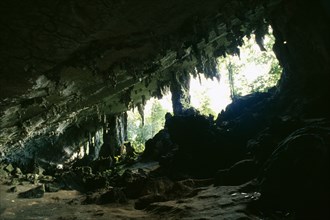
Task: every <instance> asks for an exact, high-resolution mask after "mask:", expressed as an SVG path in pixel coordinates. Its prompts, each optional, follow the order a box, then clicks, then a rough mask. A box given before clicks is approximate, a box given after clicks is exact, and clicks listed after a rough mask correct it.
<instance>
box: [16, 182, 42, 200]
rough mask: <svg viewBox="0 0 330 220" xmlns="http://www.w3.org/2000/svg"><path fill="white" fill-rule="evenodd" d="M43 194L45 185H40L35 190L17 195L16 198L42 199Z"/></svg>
mask: <svg viewBox="0 0 330 220" xmlns="http://www.w3.org/2000/svg"><path fill="white" fill-rule="evenodd" d="M44 193H45V185H44V184H42V185H40V186H37V187H36V188H33V189H30V190H28V191H25V192H21V193H19V194H18V198H26V199H33V198H42V197H43V196H44Z"/></svg>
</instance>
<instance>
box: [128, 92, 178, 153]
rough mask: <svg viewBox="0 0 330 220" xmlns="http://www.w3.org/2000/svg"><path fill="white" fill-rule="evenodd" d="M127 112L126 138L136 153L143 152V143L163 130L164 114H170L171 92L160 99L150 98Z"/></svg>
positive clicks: (171, 109) (171, 110)
mask: <svg viewBox="0 0 330 220" xmlns="http://www.w3.org/2000/svg"><path fill="white" fill-rule="evenodd" d="M142 108H144V109H143V112H141V111H139V109H138V108H133V109H131V110H129V111H127V116H128V118H127V137H128V140H129V141H130V142H131V143H132V145H133V147H134V149H135V150H136V151H137V152H143V151H144V144H145V142H146V141H147V140H148V139H150V138H152V137H154V136H155V134H157V133H158V132H159V131H160V130H161V129H163V128H164V124H165V114H166V113H167V112H170V113H172V112H173V108H172V101H171V92H168V93H167V94H164V95H163V97H162V98H161V99H157V98H151V99H149V100H148V101H146V103H145V105H144V106H142Z"/></svg>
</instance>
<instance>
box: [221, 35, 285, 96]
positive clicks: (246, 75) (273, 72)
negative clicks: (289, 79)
mask: <svg viewBox="0 0 330 220" xmlns="http://www.w3.org/2000/svg"><path fill="white" fill-rule="evenodd" d="M269 31H270V32H271V29H270V30H269ZM252 39H254V37H251V38H250V39H247V38H246V37H245V39H244V45H243V46H242V47H241V48H240V54H241V55H240V57H237V56H227V57H220V58H219V59H218V65H219V70H220V74H221V75H222V77H226V78H227V79H228V82H229V86H230V90H231V98H232V100H234V99H235V97H237V96H242V95H247V94H250V93H253V92H264V91H267V90H268V89H269V88H271V87H273V86H275V85H276V84H277V82H278V80H279V78H280V76H281V73H282V68H281V66H280V65H279V63H278V60H277V59H276V57H275V54H274V53H273V51H272V47H273V44H274V42H275V38H274V36H273V35H272V34H269V35H265V37H264V45H263V47H264V48H262V49H265V51H264V50H263V51H262V50H260V49H259V48H258V46H257V44H256V42H255V41H254V40H252ZM259 43H260V42H259ZM264 69H268V73H266V74H260V72H261V71H262V70H264ZM253 75H254V76H253ZM251 76H252V77H251Z"/></svg>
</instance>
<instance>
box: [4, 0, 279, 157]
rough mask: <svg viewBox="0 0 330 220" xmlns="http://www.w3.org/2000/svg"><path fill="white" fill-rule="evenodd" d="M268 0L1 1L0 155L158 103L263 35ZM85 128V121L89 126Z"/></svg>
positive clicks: (265, 26)
mask: <svg viewBox="0 0 330 220" xmlns="http://www.w3.org/2000/svg"><path fill="white" fill-rule="evenodd" d="M272 4H273V3H272V1H267V4H266V3H265V2H263V5H262V4H261V3H260V2H259V1H252V0H251V1H232V0H230V1H229V0H220V1H197V0H194V1H192V0H189V1H188V0H181V1H174V0H166V1H150V0H141V1H129V0H126V1H125V0H119V1H113V0H95V1H88V0H81V1H74V0H70V1H64V0H57V1H55V0H54V1H50V0H49V1H20V0H11V1H1V2H0V26H1V30H2V31H1V35H0V45H1V51H0V99H1V106H0V111H1V125H0V129H1V134H0V146H1V147H0V150H1V151H2V152H6V151H7V150H8V149H9V148H17V149H20V148H24V147H25V146H26V143H27V142H28V141H29V140H31V139H33V138H34V139H36V137H39V136H45V135H46V136H47V135H48V136H60V135H62V134H63V133H64V132H65V131H66V130H67V129H68V128H70V127H72V126H76V127H82V126H84V125H86V124H88V123H89V124H93V122H94V121H98V120H100V118H101V116H102V115H105V114H112V113H118V112H123V111H126V110H127V109H128V108H130V107H134V106H136V105H138V104H139V103H143V102H144V101H145V100H146V99H148V98H149V97H151V96H161V95H162V91H163V90H164V89H166V86H167V85H168V84H169V82H170V80H171V78H170V77H171V75H172V74H171V73H175V74H182V73H187V72H190V73H193V74H196V73H200V72H203V73H204V74H205V75H206V76H207V77H217V73H216V70H215V67H216V61H215V58H216V57H218V56H221V55H224V54H226V53H227V54H233V53H236V54H237V53H239V51H238V49H237V47H238V46H239V45H241V44H242V38H243V36H245V35H247V34H248V35H249V34H251V33H253V32H254V33H256V35H257V37H259V38H260V37H261V35H262V34H264V32H265V30H266V29H267V26H268V24H267V22H266V20H265V17H264V7H272ZM87 122H88V123H87Z"/></svg>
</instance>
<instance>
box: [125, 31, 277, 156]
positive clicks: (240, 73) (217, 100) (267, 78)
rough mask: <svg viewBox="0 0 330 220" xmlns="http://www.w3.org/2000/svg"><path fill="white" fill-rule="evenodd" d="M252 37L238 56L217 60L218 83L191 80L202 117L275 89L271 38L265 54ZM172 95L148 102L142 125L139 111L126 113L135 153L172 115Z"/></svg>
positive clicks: (194, 103)
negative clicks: (170, 114)
mask: <svg viewBox="0 0 330 220" xmlns="http://www.w3.org/2000/svg"><path fill="white" fill-rule="evenodd" d="M254 39H255V37H254V36H253V35H251V37H250V38H247V37H244V44H243V46H242V47H240V48H239V49H240V55H239V56H238V55H230V56H226V57H219V58H218V60H217V61H218V68H217V69H218V72H219V74H220V80H212V79H206V78H205V77H204V75H203V74H198V77H196V78H193V77H191V81H190V96H191V106H192V107H194V108H196V109H197V110H199V111H200V113H201V114H204V115H207V116H208V115H210V114H211V115H213V116H215V117H217V114H218V113H220V112H221V111H222V110H224V109H225V108H226V106H227V105H228V104H230V103H231V102H232V101H233V100H235V99H237V98H238V97H240V96H244V95H247V94H251V93H254V92H265V91H267V90H268V89H269V88H272V87H274V86H275V85H276V84H277V82H278V80H279V78H280V75H281V73H282V68H281V67H280V65H279V63H278V60H277V59H276V57H275V54H274V52H273V50H272V47H273V44H274V40H275V39H274V36H273V35H272V30H271V28H269V34H268V35H265V37H264V45H263V46H264V50H261V49H260V47H259V46H258V45H257V44H256V42H255V40H254ZM172 111H173V110H172V102H171V93H170V92H169V94H167V95H165V96H164V97H163V98H162V99H160V100H158V99H155V98H151V99H150V100H148V101H147V102H146V105H145V107H144V123H142V117H141V115H140V113H139V111H138V109H133V110H130V111H128V129H127V130H128V139H129V140H130V142H131V143H132V145H133V146H134V147H135V149H136V151H139V152H141V151H143V150H144V143H145V142H146V141H147V140H148V139H150V138H152V137H153V136H154V135H155V134H157V133H158V132H159V130H161V129H162V128H163V127H164V123H165V114H166V113H167V112H172Z"/></svg>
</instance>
